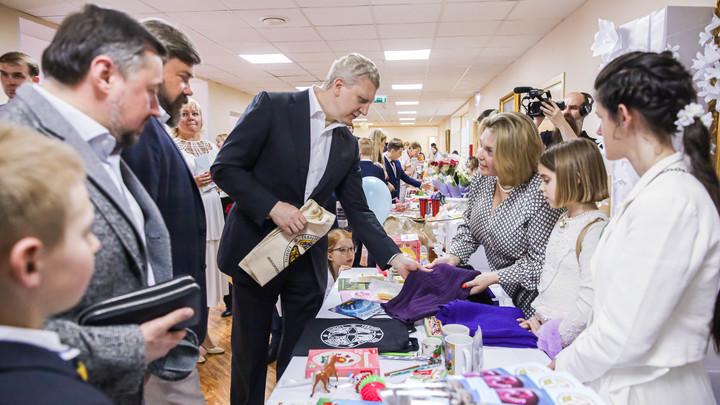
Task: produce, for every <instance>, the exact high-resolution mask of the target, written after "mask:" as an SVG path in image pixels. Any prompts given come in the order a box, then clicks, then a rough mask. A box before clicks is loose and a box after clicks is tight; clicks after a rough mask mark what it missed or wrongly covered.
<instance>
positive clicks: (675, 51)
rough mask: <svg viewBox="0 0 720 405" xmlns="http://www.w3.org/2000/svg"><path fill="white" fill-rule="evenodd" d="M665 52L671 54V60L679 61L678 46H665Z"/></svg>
mask: <svg viewBox="0 0 720 405" xmlns="http://www.w3.org/2000/svg"><path fill="white" fill-rule="evenodd" d="M665 50H666V51H669V52H670V53H672V56H673V58H675V59H678V60H680V45H675V46H673V45H671V44H667V46H666V47H665Z"/></svg>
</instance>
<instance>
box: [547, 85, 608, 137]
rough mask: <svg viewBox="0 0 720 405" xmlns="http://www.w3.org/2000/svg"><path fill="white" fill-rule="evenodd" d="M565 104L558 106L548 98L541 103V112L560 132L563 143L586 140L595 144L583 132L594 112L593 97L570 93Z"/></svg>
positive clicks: (585, 94) (586, 94)
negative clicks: (587, 120)
mask: <svg viewBox="0 0 720 405" xmlns="http://www.w3.org/2000/svg"><path fill="white" fill-rule="evenodd" d="M563 103H564V106H563V105H558V104H556V103H555V102H554V101H552V100H550V99H549V98H548V100H547V101H543V102H542V103H541V105H540V111H542V113H543V114H544V115H545V117H546V118H548V119H549V120H550V122H552V123H553V125H555V128H557V129H558V130H559V131H560V135H561V136H562V140H563V141H568V140H570V139H573V138H586V139H590V140H591V141H593V142H595V139H593V138H592V137H590V136H588V134H587V133H586V132H585V131H583V130H582V126H583V121H584V120H585V117H586V116H588V115H589V114H590V113H591V112H592V109H593V104H594V103H595V100H593V98H592V96H591V95H590V94H588V93H578V92H573V93H568V95H566V96H565V100H563ZM563 107H564V108H563ZM568 121H570V122H568ZM572 123H574V124H575V125H574V126H575V127H576V128H577V131H576V130H575V129H574V128H573V125H572Z"/></svg>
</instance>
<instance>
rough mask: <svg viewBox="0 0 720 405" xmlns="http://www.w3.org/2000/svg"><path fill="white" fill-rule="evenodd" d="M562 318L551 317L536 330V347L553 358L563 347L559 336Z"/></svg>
mask: <svg viewBox="0 0 720 405" xmlns="http://www.w3.org/2000/svg"><path fill="white" fill-rule="evenodd" d="M561 323H562V318H556V319H551V320H549V321H547V322H545V323H544V324H543V325H542V326H541V327H540V330H539V331H538V349H540V350H542V351H544V352H545V353H547V355H548V357H550V358H551V359H554V358H555V356H557V355H558V353H560V350H562V349H563V345H562V336H560V331H559V329H560V324H561Z"/></svg>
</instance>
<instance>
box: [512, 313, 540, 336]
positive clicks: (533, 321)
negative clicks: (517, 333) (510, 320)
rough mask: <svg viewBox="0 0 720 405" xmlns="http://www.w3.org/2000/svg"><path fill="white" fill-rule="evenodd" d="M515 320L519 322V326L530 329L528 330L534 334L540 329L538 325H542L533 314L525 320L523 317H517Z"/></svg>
mask: <svg viewBox="0 0 720 405" xmlns="http://www.w3.org/2000/svg"><path fill="white" fill-rule="evenodd" d="M517 321H518V322H520V327H521V328H523V329H528V330H530V332H532V333H534V334H536V335H537V334H538V331H539V330H540V327H541V326H542V325H541V324H540V321H539V320H538V319H537V318H535V317H534V316H533V317H532V318H530V319H527V320H525V319H523V318H518V319H517Z"/></svg>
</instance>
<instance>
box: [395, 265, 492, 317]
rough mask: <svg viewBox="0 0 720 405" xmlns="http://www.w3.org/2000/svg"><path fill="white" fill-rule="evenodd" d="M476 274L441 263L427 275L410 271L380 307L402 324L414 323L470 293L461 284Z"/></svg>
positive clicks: (423, 272)
mask: <svg viewBox="0 0 720 405" xmlns="http://www.w3.org/2000/svg"><path fill="white" fill-rule="evenodd" d="M478 274H480V273H478V272H477V271H473V270H465V269H460V268H457V267H453V266H451V265H449V264H445V263H441V264H438V265H437V266H435V267H434V268H433V271H432V272H430V273H428V272H425V271H411V272H410V274H409V275H408V277H407V279H406V280H405V284H404V285H403V288H402V290H400V294H398V296H397V297H395V298H393V299H391V300H390V301H388V302H387V303H384V304H382V307H383V309H384V310H385V312H386V313H387V314H388V315H390V316H391V317H393V318H395V319H399V320H401V321H403V322H415V321H417V320H419V319H422V318H425V317H426V316H432V315H435V313H436V312H437V311H439V310H440V306H441V305H444V304H447V303H449V302H450V301H452V300H455V299H461V300H464V299H466V298H467V297H468V295H469V294H470V289H469V288H462V285H463V284H465V283H466V282H468V281H470V280H472V279H473V278H475V276H477V275H478Z"/></svg>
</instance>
